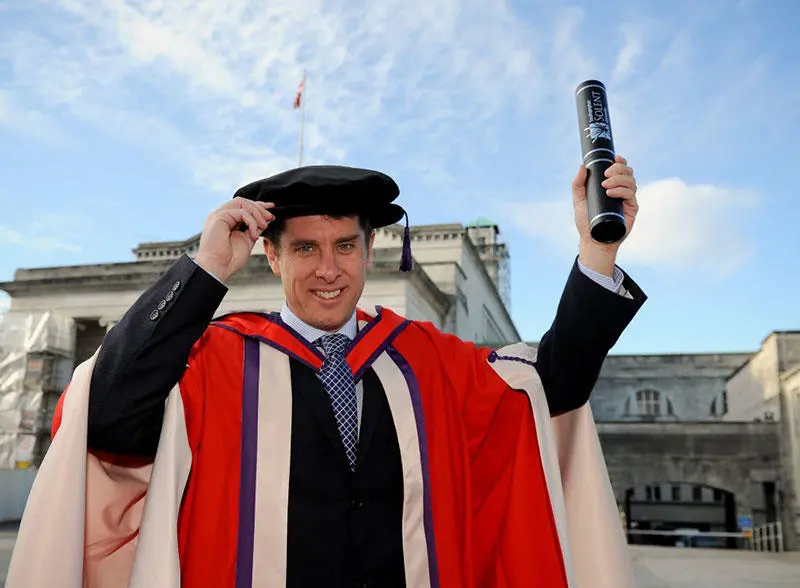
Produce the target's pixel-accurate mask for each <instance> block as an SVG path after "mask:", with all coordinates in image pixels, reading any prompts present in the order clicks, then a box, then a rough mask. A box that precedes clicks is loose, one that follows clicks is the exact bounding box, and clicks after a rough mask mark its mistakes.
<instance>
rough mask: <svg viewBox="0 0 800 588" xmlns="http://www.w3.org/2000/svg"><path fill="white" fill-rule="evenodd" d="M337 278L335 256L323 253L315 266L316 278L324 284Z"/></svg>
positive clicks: (337, 267) (337, 271)
mask: <svg viewBox="0 0 800 588" xmlns="http://www.w3.org/2000/svg"><path fill="white" fill-rule="evenodd" d="M338 276H339V264H337V263H336V256H335V255H333V253H331V252H326V253H323V254H322V255H321V256H320V259H319V264H318V265H317V277H318V278H321V279H323V280H325V281H326V282H333V281H334V280H335V279H336V278H337V277H338Z"/></svg>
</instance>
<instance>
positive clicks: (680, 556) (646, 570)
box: [0, 526, 800, 588]
mask: <svg viewBox="0 0 800 588" xmlns="http://www.w3.org/2000/svg"><path fill="white" fill-rule="evenodd" d="M15 535H16V533H15V531H14V529H13V528H8V527H6V528H5V529H4V528H3V527H2V526H0V588H2V587H3V584H4V580H5V577H6V570H7V568H8V561H9V559H10V558H11V549H12V547H13V545H14V537H15ZM633 558H634V561H635V562H636V571H637V578H638V580H639V588H788V587H789V586H793V587H794V588H797V587H798V586H800V553H783V554H770V553H752V552H749V551H717V550H711V549H679V548H674V547H635V548H634V549H633ZM31 588H36V587H31ZM48 588H50V587H48ZM587 588H591V587H587Z"/></svg>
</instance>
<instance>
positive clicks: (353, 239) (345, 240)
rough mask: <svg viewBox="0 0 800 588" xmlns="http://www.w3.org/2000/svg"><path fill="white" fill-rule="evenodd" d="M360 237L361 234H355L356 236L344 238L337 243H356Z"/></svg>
mask: <svg viewBox="0 0 800 588" xmlns="http://www.w3.org/2000/svg"><path fill="white" fill-rule="evenodd" d="M358 237H359V233H356V234H354V235H350V236H348V237H342V238H341V239H338V240H337V241H336V242H337V243H347V242H348V241H355V240H357V239H358Z"/></svg>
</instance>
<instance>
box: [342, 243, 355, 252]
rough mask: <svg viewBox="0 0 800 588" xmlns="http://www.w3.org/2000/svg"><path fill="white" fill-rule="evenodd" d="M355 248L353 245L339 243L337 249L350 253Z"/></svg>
mask: <svg viewBox="0 0 800 588" xmlns="http://www.w3.org/2000/svg"><path fill="white" fill-rule="evenodd" d="M355 247H356V245H355V243H339V249H341V250H342V251H352V250H353V249H355Z"/></svg>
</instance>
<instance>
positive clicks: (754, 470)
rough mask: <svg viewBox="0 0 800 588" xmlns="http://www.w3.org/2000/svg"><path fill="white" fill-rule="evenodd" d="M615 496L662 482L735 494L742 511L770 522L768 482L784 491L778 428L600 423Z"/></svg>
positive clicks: (773, 425)
mask: <svg viewBox="0 0 800 588" xmlns="http://www.w3.org/2000/svg"><path fill="white" fill-rule="evenodd" d="M597 428H598V432H599V434H600V443H601V445H602V448H603V454H604V456H605V460H606V464H607V466H608V470H609V475H610V477H611V482H612V485H613V487H614V494H615V496H616V498H617V502H618V503H619V504H620V505H622V504H623V503H624V501H625V492H626V491H627V490H628V489H629V488H633V487H636V486H643V485H656V484H659V483H686V484H700V485H706V486H711V487H713V488H719V489H720V490H726V491H728V492H731V493H733V494H734V497H735V500H736V506H737V512H747V511H751V512H752V513H753V517H754V520H755V522H756V524H759V523H762V522H764V517H765V513H766V504H765V500H764V489H763V483H764V482H775V484H776V487H777V488H778V489H779V490H781V489H783V486H784V483H783V481H782V480H781V471H780V470H781V467H780V463H781V456H780V449H779V435H780V431H779V426H778V424H777V423H725V422H718V423H598V424H597Z"/></svg>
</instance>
